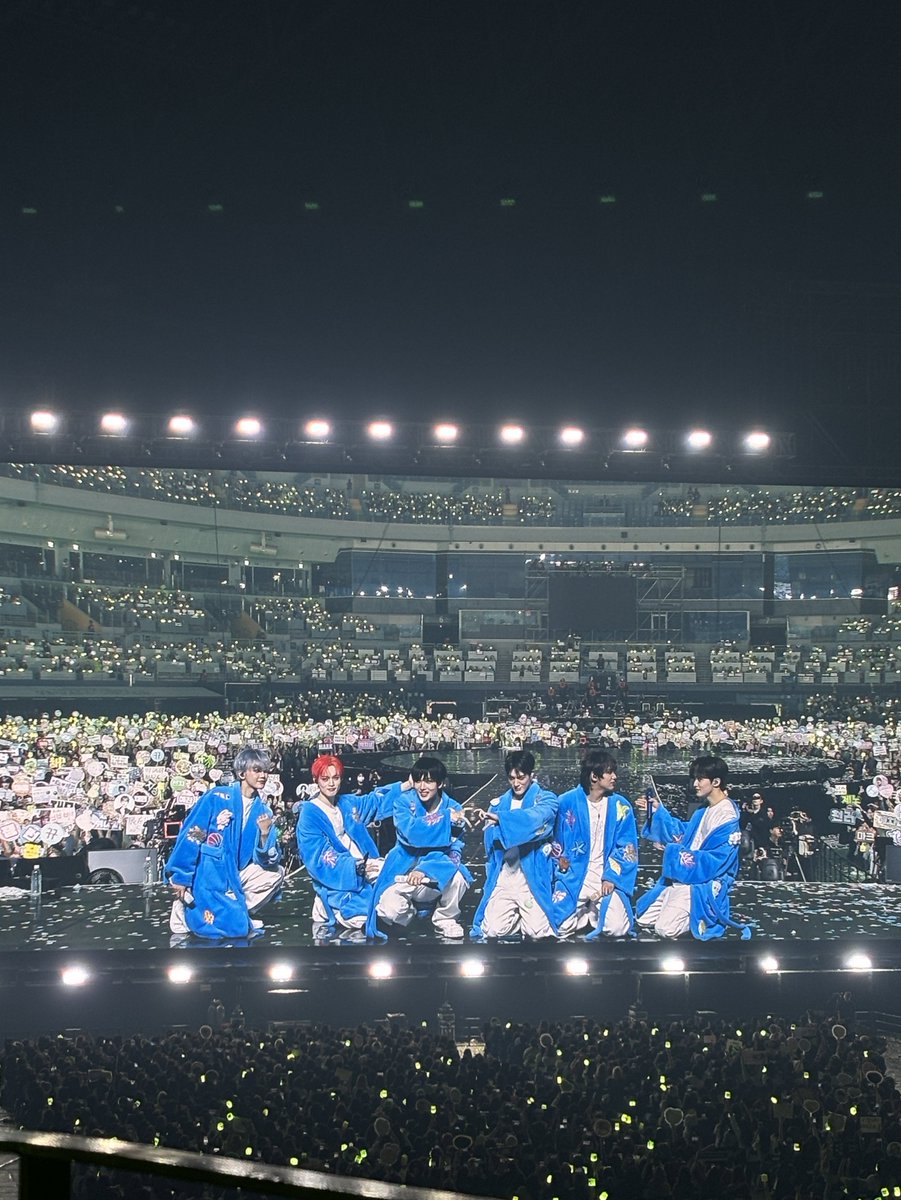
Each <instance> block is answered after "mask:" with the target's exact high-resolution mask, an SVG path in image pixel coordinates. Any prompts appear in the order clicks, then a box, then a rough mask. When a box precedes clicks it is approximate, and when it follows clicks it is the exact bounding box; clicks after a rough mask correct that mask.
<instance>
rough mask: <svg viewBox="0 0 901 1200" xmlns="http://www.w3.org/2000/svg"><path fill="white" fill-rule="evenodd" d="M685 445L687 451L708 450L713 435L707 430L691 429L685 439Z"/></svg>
mask: <svg viewBox="0 0 901 1200" xmlns="http://www.w3.org/2000/svg"><path fill="white" fill-rule="evenodd" d="M685 444H686V446H688V448H689V450H709V449H710V447H711V445H712V444H713V434H712V433H710V431H709V430H707V429H693V430H692V431H691V433H690V434H689V435H688V437H686V439H685Z"/></svg>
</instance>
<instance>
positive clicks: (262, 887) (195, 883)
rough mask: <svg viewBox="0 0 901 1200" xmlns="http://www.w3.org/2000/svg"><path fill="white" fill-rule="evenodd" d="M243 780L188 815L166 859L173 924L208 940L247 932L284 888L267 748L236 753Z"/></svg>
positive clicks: (238, 777) (214, 791) (212, 793)
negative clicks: (267, 788) (268, 798)
mask: <svg viewBox="0 0 901 1200" xmlns="http://www.w3.org/2000/svg"><path fill="white" fill-rule="evenodd" d="M233 770H234V773H235V781H234V783H232V784H229V785H228V786H224V787H221V786H220V787H214V788H211V789H210V790H209V791H208V792H206V793H204V795H202V796H201V797H200V799H199V800H198V801H197V803H196V804H195V805H194V807H193V808H192V809H191V810H190V811H189V812H188V814H187V816H186V817H185V820H184V823H183V825H182V827H181V829H180V830H179V834H178V839H177V841H176V843H175V846H174V847H173V850H172V853H171V854H170V855H169V858H168V860H167V862H166V867H165V876H166V879H167V880H168V881H169V884H170V886H171V887H172V888H173V890H174V891H175V899H174V901H173V902H172V911H171V914H170V917H169V928H170V930H171V931H172V933H174V934H187V933H193V934H195V935H196V936H197V937H204V938H238V937H247V935H248V934H249V933H251V932H252V931H254V930H258V929H262V927H263V923H262V921H259V920H256V919H255V918H253V917H252V916H251V914H252V913H254V912H256V910H257V909H259V908H261V907H262V906H263V905H264V904H265V903H266V902H267V900H270V899H272V897H273V896H275V895H276V893H277V892H278V891H279V890H280V888H281V885H282V881H283V880H284V877H285V873H284V870H283V868H282V866H281V850H280V849H279V844H278V836H277V833H276V829H275V819H274V816H273V813H272V809H271V808H269V806H268V805H267V804H266V803H265V801H264V800H263V799H262V797H261V796H260V789H261V788H262V787H263V786H264V785H265V783H266V778H267V776H268V775H269V772H270V771H271V770H272V761H271V759H270V757H269V755H268V754H267V753H266V752H265V751H263V750H256V749H254V748H253V747H252V746H245V747H244V749H243V750H239V751H238V753H237V754H236V755H235V760H234V764H233Z"/></svg>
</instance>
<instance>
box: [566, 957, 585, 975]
mask: <svg viewBox="0 0 901 1200" xmlns="http://www.w3.org/2000/svg"><path fill="white" fill-rule="evenodd" d="M566 973H567V975H587V974H588V959H587V958H568V959H567V960H566Z"/></svg>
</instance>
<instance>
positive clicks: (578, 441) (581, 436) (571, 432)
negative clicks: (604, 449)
mask: <svg viewBox="0 0 901 1200" xmlns="http://www.w3.org/2000/svg"><path fill="white" fill-rule="evenodd" d="M560 441H561V443H562V444H563V445H564V446H581V445H582V443H583V442H584V441H585V430H584V429H578V428H577V427H576V426H575V425H567V426H566V427H565V428H564V429H561V430H560Z"/></svg>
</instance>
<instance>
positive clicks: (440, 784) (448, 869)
mask: <svg viewBox="0 0 901 1200" xmlns="http://www.w3.org/2000/svg"><path fill="white" fill-rule="evenodd" d="M446 781H447V767H446V766H445V765H444V763H443V762H442V761H441V760H440V759H438V758H431V757H425V758H420V759H417V761H416V762H415V763H414V764H413V766H412V768H411V770H410V777H409V779H407V780H404V781H403V782H398V783H393V784H391V785H390V786H389V787H386V788H380V789H378V791H379V792H380V793H381V795H382V803H383V804H384V803H390V804H391V815H392V817H393V818H394V828H395V830H396V832H397V844H396V845H395V846H394V847H393V849H391V850H390V851H389V852H388V854H387V856H386V858H385V865H384V867H383V868H382V872H381V874H380V875H379V878H378V881H377V882H376V885H375V895H374V897H373V910H372V913H371V915H370V920H369V926H368V930H369V932H370V934H372V933H374V931H375V919H376V916H378V917H379V918H380V919H381V920H382V921H385V922H387V923H388V924H394V925H408V924H409V923H410V921H411V920H412V919H413V917H414V916H420V917H425V916H430V917H431V919H432V924H433V925H434V926H435V929H436V930H437V932H438V933H440V934H441V935H442V936H443V937H447V938H461V937H463V934H464V929H463V926H462V925H461V924H460V922H459V921H458V920H457V917H458V916H459V915H460V900H461V899H462V897H463V894H464V893H465V891H466V889H467V887H469V885H470V883H472V875H470V873H469V871H468V870H467V868H466V867H465V866H464V864H463V841H462V839H461V838H460V836H459V834H460V832H461V831H462V829H463V827H464V825H465V824H466V817H465V815H464V813H463V808H462V806H461V805H459V804H458V803H457V801H456V800H454V799H453V797H451V796H449V795H448V794H447V793H446V792H445V791H444V784H445V782H446Z"/></svg>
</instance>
